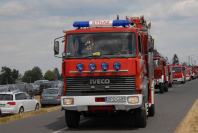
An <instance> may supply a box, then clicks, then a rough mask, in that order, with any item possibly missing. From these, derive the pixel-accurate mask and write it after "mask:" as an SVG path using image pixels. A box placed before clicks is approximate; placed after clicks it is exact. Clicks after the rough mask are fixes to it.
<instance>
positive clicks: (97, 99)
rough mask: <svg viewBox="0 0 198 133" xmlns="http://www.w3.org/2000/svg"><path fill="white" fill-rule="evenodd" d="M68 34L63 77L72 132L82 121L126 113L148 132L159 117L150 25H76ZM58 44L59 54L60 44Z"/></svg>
mask: <svg viewBox="0 0 198 133" xmlns="http://www.w3.org/2000/svg"><path fill="white" fill-rule="evenodd" d="M73 26H74V27H75V28H76V29H74V30H69V31H65V32H64V36H63V42H64V46H65V48H64V51H63V54H62V75H63V79H64V96H62V97H61V106H62V109H63V110H65V119H66V123H67V125H68V127H70V128H76V127H77V126H78V125H79V121H80V116H81V115H84V116H92V115H97V113H104V112H106V113H108V114H111V113H117V112H126V113H129V115H133V116H134V117H135V120H136V121H135V123H136V125H137V126H138V127H145V126H146V122H147V116H148V115H149V116H153V115H154V109H155V108H154V84H153V47H154V40H153V38H152V37H151V35H150V34H149V32H148V30H149V25H147V23H146V21H145V20H144V18H143V17H131V18H127V19H126V20H94V21H78V22H74V24H73ZM58 39H60V38H57V39H55V40H54V54H55V55H56V56H57V55H58V54H59V42H58Z"/></svg>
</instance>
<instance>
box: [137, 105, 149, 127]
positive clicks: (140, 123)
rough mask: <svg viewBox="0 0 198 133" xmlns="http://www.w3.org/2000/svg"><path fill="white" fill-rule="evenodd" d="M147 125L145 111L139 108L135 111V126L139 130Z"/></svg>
mask: <svg viewBox="0 0 198 133" xmlns="http://www.w3.org/2000/svg"><path fill="white" fill-rule="evenodd" d="M146 124H147V115H146V109H145V108H143V109H142V108H140V109H137V110H136V112H135V125H136V126H137V127H139V128H144V127H146Z"/></svg>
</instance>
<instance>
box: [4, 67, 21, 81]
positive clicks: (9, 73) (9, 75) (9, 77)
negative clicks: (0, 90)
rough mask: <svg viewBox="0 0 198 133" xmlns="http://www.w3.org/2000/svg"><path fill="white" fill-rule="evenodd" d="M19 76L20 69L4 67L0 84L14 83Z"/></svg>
mask: <svg viewBox="0 0 198 133" xmlns="http://www.w3.org/2000/svg"><path fill="white" fill-rule="evenodd" d="M18 77H19V71H18V70H16V69H13V70H12V69H10V68H9V67H6V66H4V67H2V69H1V74H0V84H14V83H15V82H16V80H17V79H18Z"/></svg>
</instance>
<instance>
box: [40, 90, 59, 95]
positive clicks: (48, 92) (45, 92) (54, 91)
mask: <svg viewBox="0 0 198 133" xmlns="http://www.w3.org/2000/svg"><path fill="white" fill-rule="evenodd" d="M43 94H58V90H57V89H45V90H44V91H43Z"/></svg>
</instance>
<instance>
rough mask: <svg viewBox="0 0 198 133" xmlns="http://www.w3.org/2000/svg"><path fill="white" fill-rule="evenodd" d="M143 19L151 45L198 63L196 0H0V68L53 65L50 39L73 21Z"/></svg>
mask: <svg viewBox="0 0 198 133" xmlns="http://www.w3.org/2000/svg"><path fill="white" fill-rule="evenodd" d="M117 14H119V16H120V19H124V18H125V17H126V16H140V15H144V17H145V19H146V20H147V21H151V31H150V32H151V34H152V36H153V38H154V39H155V47H156V48H157V49H158V51H159V52H160V53H161V54H162V55H163V56H165V57H166V56H167V57H168V58H169V60H171V59H172V57H173V55H174V54H175V53H176V54H177V55H178V56H179V59H180V61H182V62H183V61H186V62H187V63H188V58H189V56H190V60H192V63H196V64H198V41H197V38H198V26H197V24H198V0H98V1H96V0H0V62H1V63H0V67H2V66H8V67H10V68H15V69H18V70H19V71H20V72H21V73H24V71H26V70H29V69H32V68H33V67H34V66H39V67H40V68H41V69H42V70H43V72H45V71H46V70H48V69H54V68H55V67H58V68H59V69H61V68H60V67H61V59H58V58H55V57H54V55H53V40H54V39H55V38H56V37H59V36H62V35H63V31H64V30H70V29H74V28H73V27H72V24H73V22H74V21H80V20H95V19H116V15H117Z"/></svg>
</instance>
